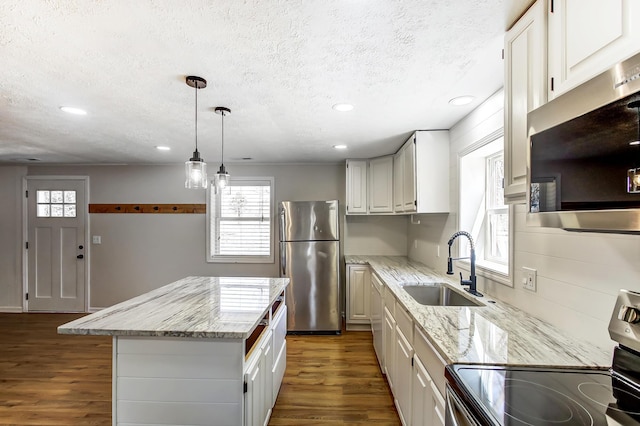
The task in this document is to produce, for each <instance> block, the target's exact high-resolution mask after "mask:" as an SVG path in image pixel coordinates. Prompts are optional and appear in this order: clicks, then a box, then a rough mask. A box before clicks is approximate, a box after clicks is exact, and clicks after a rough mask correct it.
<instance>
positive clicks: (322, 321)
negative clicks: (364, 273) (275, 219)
mask: <svg viewBox="0 0 640 426" xmlns="http://www.w3.org/2000/svg"><path fill="white" fill-rule="evenodd" d="M279 215H280V276H282V277H287V278H289V279H290V282H289V286H288V287H287V297H286V304H287V315H288V317H287V329H288V331H289V332H290V333H340V330H341V318H340V273H339V272H340V258H339V256H340V241H339V240H340V236H339V231H338V201H337V200H332V201H283V202H281V203H280V206H279Z"/></svg>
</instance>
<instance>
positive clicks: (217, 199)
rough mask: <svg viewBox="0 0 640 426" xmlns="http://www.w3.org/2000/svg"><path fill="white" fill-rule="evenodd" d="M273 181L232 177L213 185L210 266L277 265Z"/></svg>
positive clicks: (209, 235) (270, 179)
mask: <svg viewBox="0 0 640 426" xmlns="http://www.w3.org/2000/svg"><path fill="white" fill-rule="evenodd" d="M272 187H273V178H242V177H236V178H234V177H232V178H231V181H230V182H229V185H228V186H227V187H226V188H224V189H222V190H220V189H217V188H216V187H215V186H214V185H211V188H210V190H209V191H210V192H209V206H208V208H207V214H208V221H207V222H208V228H209V230H208V237H209V238H208V240H209V242H208V244H207V246H208V249H209V253H208V260H209V261H210V262H234V263H240V262H246V263H263V262H264V263H266V262H273V247H272V246H273V237H272V235H273V220H272V219H273V218H272V216H273V215H272V208H273V190H272Z"/></svg>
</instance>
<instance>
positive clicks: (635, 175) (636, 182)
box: [627, 101, 640, 194]
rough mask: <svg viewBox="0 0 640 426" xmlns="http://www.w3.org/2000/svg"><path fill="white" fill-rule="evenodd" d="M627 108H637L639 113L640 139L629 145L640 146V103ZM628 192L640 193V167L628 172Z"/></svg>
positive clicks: (639, 135) (631, 104)
mask: <svg viewBox="0 0 640 426" xmlns="http://www.w3.org/2000/svg"><path fill="white" fill-rule="evenodd" d="M627 107H628V108H635V109H636V110H637V111H638V139H636V140H635V141H633V142H629V145H632V146H636V145H640V101H634V102H631V103H630V104H629V105H627ZM638 149H640V147H639V148H638ZM636 165H637V164H636ZM627 192H628V193H630V194H637V193H640V167H635V168H633V169H629V170H627Z"/></svg>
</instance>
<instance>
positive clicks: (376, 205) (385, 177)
mask: <svg viewBox="0 0 640 426" xmlns="http://www.w3.org/2000/svg"><path fill="white" fill-rule="evenodd" d="M368 183H369V213H392V212H393V156H392V155H387V156H385V157H378V158H373V159H371V160H369V179H368Z"/></svg>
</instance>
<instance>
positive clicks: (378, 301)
mask: <svg viewBox="0 0 640 426" xmlns="http://www.w3.org/2000/svg"><path fill="white" fill-rule="evenodd" d="M383 289H384V287H383V285H382V281H380V279H379V278H378V277H377V276H376V275H375V274H371V299H370V305H371V333H372V334H373V349H374V351H375V353H376V358H377V359H378V364H379V365H380V369H382V371H384V367H383V366H384V364H383V359H384V346H383V337H382V328H383V325H382V323H383V320H384V319H383V317H382V316H383V312H384V306H383V303H382V291H383Z"/></svg>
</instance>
